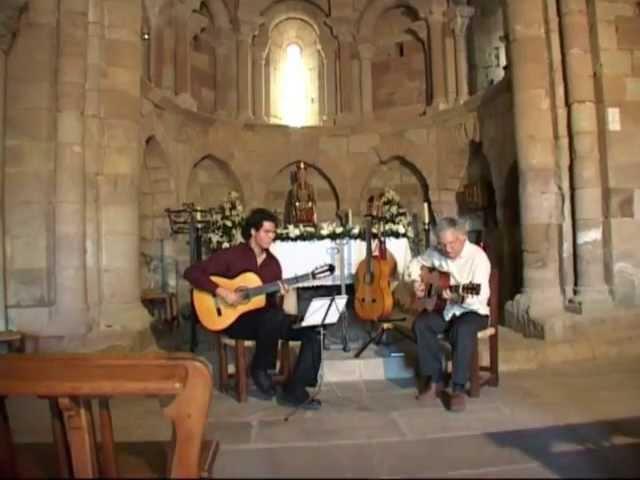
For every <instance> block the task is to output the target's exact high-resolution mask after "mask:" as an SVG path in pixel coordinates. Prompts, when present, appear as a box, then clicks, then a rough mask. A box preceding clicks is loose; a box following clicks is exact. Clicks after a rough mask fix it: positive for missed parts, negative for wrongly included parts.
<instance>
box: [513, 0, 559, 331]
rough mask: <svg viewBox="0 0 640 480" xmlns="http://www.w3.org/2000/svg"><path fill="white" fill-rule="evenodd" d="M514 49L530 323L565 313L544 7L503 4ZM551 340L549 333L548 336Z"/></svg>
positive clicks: (525, 1) (527, 0)
mask: <svg viewBox="0 0 640 480" xmlns="http://www.w3.org/2000/svg"><path fill="white" fill-rule="evenodd" d="M503 7H504V8H505V11H506V13H507V19H508V21H507V26H508V37H509V47H510V55H509V57H510V61H511V68H510V71H511V81H512V86H513V109H514V123H515V135H516V148H517V153H518V174H519V182H520V188H519V189H520V222H521V232H522V251H523V287H524V288H523V294H524V295H523V298H522V299H521V301H524V302H526V304H527V307H528V320H533V322H534V323H536V324H537V325H538V326H539V327H542V328H544V329H545V330H546V326H545V321H546V320H547V319H548V318H549V317H550V316H551V315H553V314H554V313H558V312H561V311H562V310H563V297H562V293H561V285H560V283H561V282H560V280H559V276H560V275H559V273H560V265H559V236H560V232H561V223H562V218H561V214H562V208H561V205H562V202H561V198H560V194H559V189H558V183H559V180H558V178H557V177H556V175H557V173H556V170H557V168H556V167H557V165H556V152H555V147H556V144H555V138H554V132H553V115H552V110H551V109H552V108H553V102H552V100H551V98H550V97H549V94H550V92H551V85H550V78H551V76H550V72H549V55H548V51H547V39H546V36H545V30H546V28H545V11H544V2H532V1H531V0H508V1H507V0H504V1H503ZM545 335H546V331H545Z"/></svg>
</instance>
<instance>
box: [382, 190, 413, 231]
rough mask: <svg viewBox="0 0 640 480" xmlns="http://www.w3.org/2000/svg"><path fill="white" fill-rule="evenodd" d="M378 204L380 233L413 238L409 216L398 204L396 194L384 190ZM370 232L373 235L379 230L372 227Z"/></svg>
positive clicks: (398, 198) (398, 199) (398, 200)
mask: <svg viewBox="0 0 640 480" xmlns="http://www.w3.org/2000/svg"><path fill="white" fill-rule="evenodd" d="M380 203H381V205H382V231H383V233H384V235H385V236H387V237H407V238H409V239H411V238H413V235H414V232H413V225H412V223H411V216H410V215H409V212H407V209H406V208H404V207H403V206H402V204H401V203H400V197H399V196H398V194H397V193H396V192H394V191H393V190H392V189H390V188H385V189H384V192H383V194H382V197H381V198H380ZM372 230H373V232H374V233H378V231H379V228H378V227H377V226H376V225H374V226H373V228H372Z"/></svg>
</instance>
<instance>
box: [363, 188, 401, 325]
mask: <svg viewBox="0 0 640 480" xmlns="http://www.w3.org/2000/svg"><path fill="white" fill-rule="evenodd" d="M372 200H373V199H372V198H370V204H372V203H373V201H372ZM370 210H375V208H373V209H371V208H370ZM373 217H374V215H372V214H368V215H367V227H366V232H365V242H366V247H367V254H366V256H365V258H364V259H363V260H362V261H361V262H360V263H359V264H358V268H357V269H356V275H355V295H354V309H355V311H356V314H357V315H358V317H359V318H360V319H361V320H369V321H379V320H382V319H384V318H387V317H388V316H389V315H390V314H391V311H392V310H393V295H392V294H391V277H392V275H393V274H394V272H395V269H396V261H395V258H393V255H392V254H391V252H389V251H387V249H386V246H385V245H384V241H383V240H382V237H381V243H380V245H381V248H379V254H378V255H374V254H373V248H372V245H371V244H372V238H371V237H372V228H373V227H372V219H373ZM377 218H381V215H380V216H377ZM380 230H382V229H380Z"/></svg>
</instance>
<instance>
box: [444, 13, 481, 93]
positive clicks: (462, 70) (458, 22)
mask: <svg viewBox="0 0 640 480" xmlns="http://www.w3.org/2000/svg"><path fill="white" fill-rule="evenodd" d="M474 12H475V9H474V8H473V7H467V6H465V5H461V6H457V7H455V8H452V9H450V10H449V15H450V16H449V26H450V27H451V30H452V31H453V36H454V39H455V56H456V90H457V92H458V96H457V98H456V101H457V102H458V103H462V102H464V101H465V100H466V99H467V98H469V65H468V63H467V62H468V58H467V27H468V26H469V20H470V19H471V17H472V16H473V13H474Z"/></svg>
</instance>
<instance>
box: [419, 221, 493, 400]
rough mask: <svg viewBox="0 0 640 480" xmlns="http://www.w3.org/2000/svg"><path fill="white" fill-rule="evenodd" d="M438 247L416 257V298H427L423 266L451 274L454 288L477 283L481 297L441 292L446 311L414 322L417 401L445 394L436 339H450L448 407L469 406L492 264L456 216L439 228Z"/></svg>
mask: <svg viewBox="0 0 640 480" xmlns="http://www.w3.org/2000/svg"><path fill="white" fill-rule="evenodd" d="M436 235H437V238H438V247H437V248H429V249H428V250H427V251H426V252H425V253H423V254H422V255H420V256H418V257H416V258H414V259H413V260H412V261H411V263H410V265H409V275H410V278H411V280H413V282H414V291H415V295H416V297H417V298H418V299H420V298H424V297H425V294H426V291H425V285H424V284H423V283H422V282H421V281H420V279H419V276H420V270H421V267H423V266H427V267H432V268H435V269H437V270H440V271H442V272H447V273H449V275H450V278H451V284H452V286H460V285H463V284H470V283H474V284H478V285H479V287H480V288H479V294H478V295H474V296H464V295H456V294H453V293H452V292H451V291H450V290H449V289H446V290H444V291H443V292H442V296H443V297H444V298H445V299H446V300H447V303H446V306H445V307H444V310H443V311H442V312H436V311H423V312H422V313H420V314H419V315H418V316H417V317H416V319H415V322H414V324H413V330H414V333H415V337H416V342H417V350H418V395H417V398H418V399H419V400H422V399H434V398H438V397H440V395H441V394H442V393H443V391H444V375H443V371H442V353H441V350H440V343H439V341H438V335H440V334H445V335H447V336H448V339H449V341H450V342H451V345H452V348H453V372H452V387H451V397H450V398H451V402H450V409H451V410H452V411H462V410H464V408H465V398H464V392H465V387H466V383H467V381H468V379H469V373H470V367H471V355H472V353H473V351H472V350H473V345H474V337H475V336H476V335H477V333H478V331H480V330H482V329H484V328H486V327H487V324H488V320H489V316H488V315H489V307H488V305H487V301H488V299H489V294H490V291H489V275H490V274H491V263H490V262H489V258H488V257H487V254H486V253H485V252H484V250H482V249H481V248H480V247H478V246H477V245H474V244H473V243H471V242H470V241H469V240H468V239H467V229H466V226H465V225H464V224H463V223H462V222H461V221H460V220H457V219H455V218H451V217H445V218H442V219H441V220H440V221H439V222H438V225H437V227H436Z"/></svg>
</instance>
